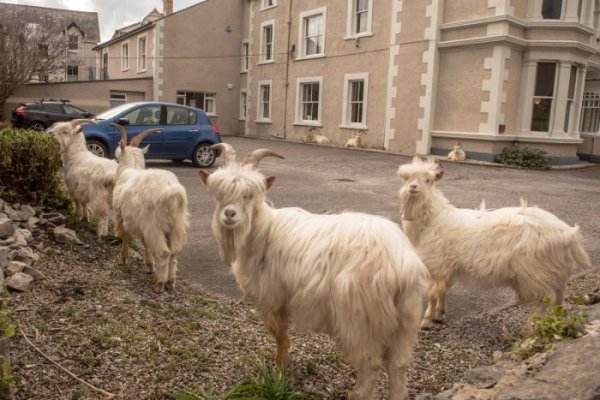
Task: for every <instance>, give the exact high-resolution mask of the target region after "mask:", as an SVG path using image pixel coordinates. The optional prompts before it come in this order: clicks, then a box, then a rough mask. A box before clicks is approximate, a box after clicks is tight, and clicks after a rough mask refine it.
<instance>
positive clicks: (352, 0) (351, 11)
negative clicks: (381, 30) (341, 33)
mask: <svg viewBox="0 0 600 400" xmlns="http://www.w3.org/2000/svg"><path fill="white" fill-rule="evenodd" d="M358 1H359V0H348V16H347V21H346V37H345V39H357V38H361V37H366V36H373V0H367V1H368V11H367V12H368V15H367V29H366V30H365V31H364V32H356V29H355V25H356V18H355V14H356V12H355V9H356V6H357V4H358Z"/></svg>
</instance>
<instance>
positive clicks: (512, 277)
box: [398, 157, 591, 328]
mask: <svg viewBox="0 0 600 400" xmlns="http://www.w3.org/2000/svg"><path fill="white" fill-rule="evenodd" d="M443 173H444V171H443V170H442V168H441V166H440V165H439V164H438V163H437V162H435V161H434V160H428V161H423V160H421V159H420V158H419V157H415V158H414V159H413V161H412V163H411V164H405V165H402V166H400V168H399V169H398V174H399V175H400V178H401V179H402V180H403V181H404V185H403V186H402V187H401V189H400V205H401V207H400V211H401V218H402V227H403V228H404V232H405V233H406V234H407V236H408V238H409V239H410V240H411V242H412V243H413V244H414V245H415V247H416V249H417V252H418V253H419V255H420V256H421V259H422V260H423V262H424V263H425V265H426V266H427V268H428V269H429V272H430V273H431V278H432V282H431V286H430V288H429V294H428V296H429V307H428V308H427V311H426V312H425V316H424V318H423V322H422V327H424V328H426V327H428V326H429V325H430V324H431V321H432V320H439V319H441V318H443V316H444V314H445V309H446V300H445V296H446V291H447V290H448V289H450V287H452V284H453V283H454V282H455V281H456V280H461V281H463V282H465V283H467V284H469V283H470V284H473V285H476V286H480V287H502V286H504V287H511V288H512V289H514V290H515V292H516V294H517V297H518V300H519V301H520V302H521V303H524V304H529V305H534V306H536V309H537V310H538V311H542V310H543V306H542V304H541V300H542V298H543V297H544V296H549V297H550V298H551V300H552V301H553V302H554V303H557V304H559V303H561V302H562V300H563V294H564V290H565V287H566V284H567V280H568V278H569V276H570V275H571V272H572V270H573V268H574V267H575V266H576V265H577V264H579V265H582V266H587V267H591V265H590V259H589V257H588V255H587V254H586V252H585V251H584V250H583V248H582V246H581V236H580V234H579V232H578V230H579V228H578V227H577V226H575V227H570V226H568V225H567V224H566V223H564V222H563V221H561V220H560V219H558V218H557V217H556V216H555V215H553V214H551V213H549V212H547V211H544V210H541V209H539V208H537V207H527V205H526V204H525V202H524V201H522V204H521V207H507V208H500V209H497V210H493V211H486V210H485V206H482V209H481V210H466V209H460V208H456V207H454V206H452V205H451V204H450V203H449V202H448V200H447V199H446V198H445V197H444V195H443V194H442V192H440V191H439V190H438V189H437V187H436V181H438V180H439V179H441V178H442V176H443Z"/></svg>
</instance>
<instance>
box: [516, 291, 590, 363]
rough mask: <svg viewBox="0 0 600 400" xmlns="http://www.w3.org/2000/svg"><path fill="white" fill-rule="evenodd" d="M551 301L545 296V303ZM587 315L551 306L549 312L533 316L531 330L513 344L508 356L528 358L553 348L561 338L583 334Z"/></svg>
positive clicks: (520, 358)
mask: <svg viewBox="0 0 600 400" xmlns="http://www.w3.org/2000/svg"><path fill="white" fill-rule="evenodd" d="M549 302H550V299H549V298H544V300H543V303H544V304H546V305H548V304H549ZM585 317H586V315H585V313H584V312H578V313H575V314H573V313H571V312H570V311H569V310H567V309H565V308H563V307H562V306H561V305H558V304H554V305H551V306H549V307H548V312H547V314H545V315H539V314H534V315H533V316H532V317H531V330H530V332H529V333H528V334H527V336H526V337H525V338H524V339H523V340H522V341H521V342H520V343H515V344H514V345H513V348H512V349H511V350H510V351H509V352H508V353H507V357H508V358H512V359H517V360H526V359H528V358H529V357H531V356H533V355H534V354H536V353H542V352H545V351H549V350H551V349H552V347H553V346H554V343H555V342H557V341H559V340H562V339H565V338H579V337H581V336H583V335H584V334H585V328H584V323H585Z"/></svg>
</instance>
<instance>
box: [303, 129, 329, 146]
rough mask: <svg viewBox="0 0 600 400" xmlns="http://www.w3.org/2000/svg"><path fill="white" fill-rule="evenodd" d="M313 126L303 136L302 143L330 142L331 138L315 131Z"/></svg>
mask: <svg viewBox="0 0 600 400" xmlns="http://www.w3.org/2000/svg"><path fill="white" fill-rule="evenodd" d="M315 132H316V129H315V128H310V129H309V130H308V133H307V134H306V136H304V143H318V144H327V143H331V140H329V138H328V137H327V136H324V135H320V134H318V133H315Z"/></svg>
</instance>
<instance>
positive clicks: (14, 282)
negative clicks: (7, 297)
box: [6, 272, 33, 292]
mask: <svg viewBox="0 0 600 400" xmlns="http://www.w3.org/2000/svg"><path fill="white" fill-rule="evenodd" d="M31 282H33V277H32V276H30V275H27V274H24V273H22V272H17V273H16V274H14V275H13V276H9V277H8V278H7V279H6V286H7V287H8V288H9V289H10V290H14V291H17V292H25V291H27V290H29V287H30V286H31Z"/></svg>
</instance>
